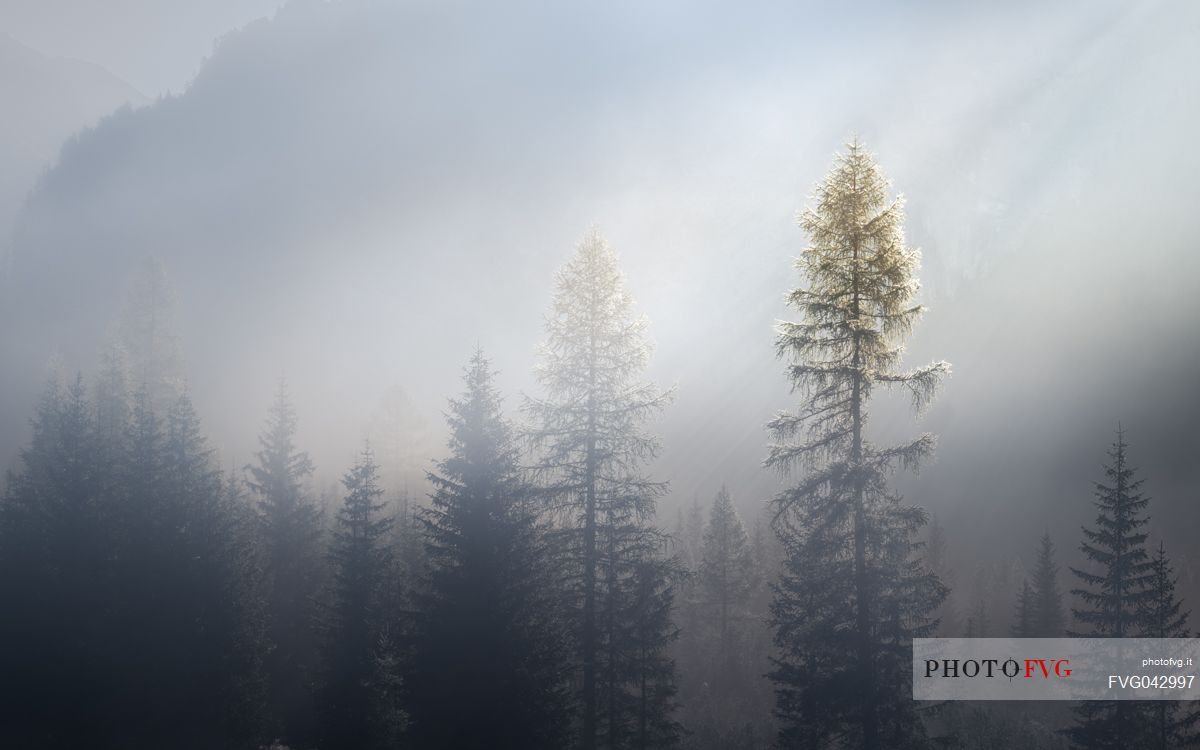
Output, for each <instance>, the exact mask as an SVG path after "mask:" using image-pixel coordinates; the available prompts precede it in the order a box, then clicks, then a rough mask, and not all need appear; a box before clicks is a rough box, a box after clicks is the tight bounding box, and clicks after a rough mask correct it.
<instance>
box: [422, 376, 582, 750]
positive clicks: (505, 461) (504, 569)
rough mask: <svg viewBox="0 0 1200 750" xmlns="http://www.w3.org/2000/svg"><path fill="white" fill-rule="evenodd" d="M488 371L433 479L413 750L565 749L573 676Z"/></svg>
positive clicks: (528, 499)
mask: <svg viewBox="0 0 1200 750" xmlns="http://www.w3.org/2000/svg"><path fill="white" fill-rule="evenodd" d="M492 379H493V373H492V371H491V365H490V363H489V362H488V360H487V358H486V357H484V355H483V353H482V352H476V353H475V355H474V356H473V357H472V358H471V361H470V363H469V365H468V366H467V368H466V371H465V375H464V381H465V382H466V391H465V392H464V394H463V395H462V397H461V398H458V399H452V400H451V401H450V408H449V411H448V412H447V415H446V421H447V424H448V425H449V427H450V440H449V448H450V456H449V457H447V458H445V459H443V460H442V461H440V462H439V463H438V465H437V471H436V472H434V473H431V474H430V475H429V481H430V483H431V484H432V486H433V487H434V493H433V495H432V507H431V508H430V509H429V511H428V512H427V513H426V514H425V515H424V516H423V518H422V520H423V525H424V529H425V540H426V541H425V546H426V558H427V562H426V566H427V569H426V573H425V579H426V580H425V581H424V586H423V588H422V590H421V591H420V592H419V593H418V594H417V596H416V605H417V615H416V617H417V620H416V623H415V632H414V636H413V644H412V656H411V661H410V665H409V670H408V673H407V676H406V686H405V691H406V694H407V697H408V706H409V713H410V716H411V725H410V733H409V738H410V741H411V742H412V745H413V747H415V748H418V749H421V748H429V749H430V750H433V749H434V748H449V747H453V748H462V749H463V750H472V749H477V750H483V749H484V748H497V747H513V748H517V747H519V748H530V749H531V750H536V748H546V750H550V749H551V748H560V747H562V746H563V744H564V740H565V734H566V728H567V719H568V712H567V703H566V700H567V695H566V687H567V678H568V674H567V667H566V660H565V654H564V653H563V652H562V648H561V645H562V637H561V632H560V630H559V627H558V625H559V623H558V618H557V616H556V607H555V606H554V605H555V592H554V589H553V587H552V583H553V579H552V578H551V573H552V570H551V566H550V559H549V557H548V555H547V548H546V546H545V539H544V536H543V534H542V530H541V529H540V528H539V525H538V523H537V520H536V513H535V508H534V507H533V504H532V503H533V498H532V495H531V493H530V490H529V486H528V484H527V482H526V481H525V480H524V478H523V476H522V473H521V471H520V468H519V465H518V453H517V449H516V447H515V444H514V438H513V431H512V427H511V426H510V425H509V423H508V422H507V421H506V420H505V419H504V417H503V414H502V411H501V408H502V403H501V398H500V395H499V393H498V392H497V391H496V388H495V386H494V385H493V380H492Z"/></svg>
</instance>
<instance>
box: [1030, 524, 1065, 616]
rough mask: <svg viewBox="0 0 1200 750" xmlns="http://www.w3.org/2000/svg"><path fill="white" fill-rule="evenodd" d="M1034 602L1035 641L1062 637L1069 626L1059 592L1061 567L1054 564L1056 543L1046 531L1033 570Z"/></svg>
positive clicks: (1032, 603)
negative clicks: (1067, 625) (1059, 570)
mask: <svg viewBox="0 0 1200 750" xmlns="http://www.w3.org/2000/svg"><path fill="white" fill-rule="evenodd" d="M1032 593H1033V599H1032V601H1031V602H1030V605H1031V616H1030V627H1031V631H1030V635H1031V636H1032V637H1034V638H1059V637H1061V636H1062V634H1063V629H1064V627H1065V625H1066V623H1065V617H1064V615H1063V606H1062V594H1061V593H1060V592H1059V590H1058V565H1057V564H1056V563H1055V562H1054V542H1053V541H1051V539H1050V534H1049V533H1048V532H1047V533H1046V534H1044V535H1043V536H1042V541H1041V546H1040V547H1039V548H1038V557H1037V564H1036V565H1035V566H1034V569H1033V592H1032Z"/></svg>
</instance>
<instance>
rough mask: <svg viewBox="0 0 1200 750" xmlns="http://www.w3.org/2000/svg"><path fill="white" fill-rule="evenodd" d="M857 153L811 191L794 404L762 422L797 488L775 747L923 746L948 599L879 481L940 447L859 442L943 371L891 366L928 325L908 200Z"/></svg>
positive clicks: (793, 297) (788, 535)
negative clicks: (932, 650)
mask: <svg viewBox="0 0 1200 750" xmlns="http://www.w3.org/2000/svg"><path fill="white" fill-rule="evenodd" d="M887 189H888V182H887V180H886V178H885V177H884V176H883V174H882V172H881V171H880V169H879V167H878V166H877V165H876V163H875V161H874V159H873V158H872V157H871V155H870V154H868V153H867V151H866V150H865V149H864V148H863V147H862V145H861V144H859V143H858V142H857V141H855V142H854V143H851V144H849V147H848V151H847V153H846V154H845V155H841V156H839V157H838V158H837V163H836V165H835V167H834V169H833V171H832V172H830V174H829V175H828V176H827V177H826V178H825V180H824V181H823V182H822V183H821V184H820V185H819V186H818V188H817V193H816V197H815V205H814V206H813V207H812V208H809V209H807V210H805V211H804V213H803V214H802V216H801V219H800V225H801V227H802V228H803V229H804V231H805V232H806V233H807V234H808V235H809V238H810V240H811V245H810V246H809V247H808V248H806V249H805V250H804V251H803V253H802V254H801V257H800V259H799V260H798V261H797V268H798V269H799V270H800V272H801V273H802V275H803V276H804V278H805V280H806V282H807V286H805V287H802V288H797V289H794V290H793V291H792V292H791V293H790V294H789V296H788V302H789V303H790V304H791V305H792V306H793V307H795V308H796V309H797V310H799V312H800V313H801V315H802V319H801V320H800V321H799V322H783V323H780V324H779V327H778V336H777V340H776V347H777V351H778V354H779V355H780V356H781V357H786V358H787V359H788V360H789V365H788V369H787V372H788V376H789V378H790V380H791V381H792V384H793V387H794V389H795V390H797V391H799V392H800V393H801V394H802V396H803V400H802V402H801V406H800V409H799V410H798V411H797V412H795V413H782V414H780V415H778V416H777V417H776V418H775V419H773V420H772V421H771V422H770V424H769V430H770V432H771V435H772V438H773V441H774V445H772V447H771V450H770V453H769V455H768V458H767V461H766V463H767V465H769V466H771V467H774V468H776V469H778V470H780V471H781V472H783V473H785V474H786V473H788V472H790V471H793V470H796V471H799V472H801V478H800V480H799V481H798V482H797V483H796V484H794V485H793V486H792V487H790V488H789V489H787V490H785V491H784V492H782V493H781V494H780V495H779V497H778V498H777V500H776V511H777V512H776V526H777V528H778V530H779V533H780V535H781V539H782V540H783V541H784V543H785V545H786V547H787V561H786V563H785V570H784V574H783V576H782V577H781V579H780V581H779V584H778V586H777V590H776V591H777V593H776V599H775V602H774V605H773V607H772V616H773V621H774V623H775V632H776V643H777V645H778V647H779V651H780V656H779V660H778V664H777V668H776V669H775V670H774V672H773V673H772V679H773V680H774V681H775V683H776V685H777V696H778V700H777V714H778V715H779V717H780V718H781V720H782V721H783V727H782V729H781V735H780V743H781V744H784V745H787V746H820V745H823V744H826V743H828V742H829V741H831V738H834V737H839V738H840V740H839V741H840V742H841V743H842V744H843V746H847V747H862V748H866V749H867V750H875V749H876V748H881V747H900V746H905V745H906V744H908V743H910V742H911V741H912V740H913V737H914V736H915V735H917V734H919V731H920V729H919V725H918V724H917V723H916V721H915V719H914V717H913V706H912V701H911V697H910V696H909V695H907V694H906V693H905V691H904V690H903V689H901V683H902V682H903V681H904V680H905V679H908V674H909V671H910V666H909V665H910V656H909V653H910V651H909V650H910V649H911V639H912V638H913V637H914V636H920V635H924V634H927V633H929V632H930V631H931V629H932V626H933V623H931V621H930V619H929V614H930V613H931V612H932V611H933V610H935V609H936V608H937V606H938V605H939V604H940V603H941V601H942V600H943V599H944V598H945V589H944V587H943V586H942V584H941V583H939V582H938V581H937V578H936V576H934V575H933V574H932V573H930V572H929V571H928V570H927V569H925V567H924V566H923V564H922V563H921V562H920V560H919V559H918V558H917V553H918V548H919V546H920V545H919V543H918V542H917V541H916V540H915V538H914V535H915V534H916V533H917V532H919V530H920V529H921V527H922V526H923V525H924V524H925V520H926V518H925V513H924V512H923V511H922V510H920V509H919V508H916V507H912V506H908V505H905V504H904V502H903V501H902V500H901V499H900V498H899V497H898V496H896V495H895V494H894V493H893V492H891V491H890V490H889V488H888V485H887V474H888V473H889V472H890V471H891V470H892V469H893V468H895V467H909V468H911V467H914V466H916V465H918V464H919V462H920V460H921V459H922V458H924V457H926V456H928V455H929V454H930V452H931V451H932V450H933V444H934V439H933V437H932V436H930V435H923V436H921V437H919V438H917V439H915V440H913V441H911V442H908V443H905V444H903V445H898V446H890V447H882V446H877V445H875V444H873V443H872V442H870V440H869V439H868V436H867V433H866V425H867V419H868V413H869V410H868V407H869V403H870V398H871V396H872V394H873V392H874V390H875V389H876V388H877V387H900V388H903V389H905V390H907V391H908V393H909V394H910V395H911V396H912V401H913V406H914V408H918V409H919V408H921V407H923V406H924V405H925V404H926V403H927V402H928V401H929V399H930V398H931V397H932V396H933V394H934V392H935V390H936V388H937V386H938V384H939V382H940V380H941V378H942V376H943V375H944V374H945V373H946V372H947V371H948V370H949V366H948V365H947V364H946V363H944V362H936V363H933V364H931V365H928V366H925V367H921V368H918V369H915V370H911V371H904V370H901V369H900V363H901V358H902V354H903V346H902V342H903V339H904V338H905V337H906V336H907V335H908V334H909V332H910V331H911V329H912V327H913V325H914V323H915V322H916V320H917V318H918V317H919V316H920V315H921V313H922V307H921V306H920V305H916V304H913V302H912V298H913V296H914V295H915V294H916V292H917V289H918V283H917V280H916V276H915V273H916V270H917V265H918V259H919V254H918V252H917V251H916V250H913V249H911V248H909V247H907V246H906V245H905V244H904V236H903V228H902V224H903V210H902V201H901V199H899V198H897V199H894V200H891V201H889V200H888V197H887Z"/></svg>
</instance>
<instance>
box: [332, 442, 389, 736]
mask: <svg viewBox="0 0 1200 750" xmlns="http://www.w3.org/2000/svg"><path fill="white" fill-rule="evenodd" d="M342 486H343V487H345V489H346V495H345V498H344V500H343V502H342V507H341V508H340V509H339V510H338V514H337V520H336V523H335V526H334V531H333V544H332V546H331V548H330V550H329V562H330V563H331V566H332V568H333V586H332V589H333V590H332V596H331V601H330V602H329V605H328V608H327V612H326V622H325V633H324V643H323V654H322V665H323V668H322V672H323V674H322V678H323V679H322V685H321V690H320V693H319V698H320V702H319V706H320V713H321V715H322V726H321V731H320V735H321V738H322V745H323V746H326V747H336V748H344V750H365V749H366V748H372V747H382V746H383V740H384V739H386V733H385V732H383V731H381V727H380V723H381V721H380V718H379V717H378V716H376V715H375V708H376V705H375V695H376V693H377V691H378V688H377V687H376V686H375V685H374V683H375V682H376V680H377V679H378V677H379V670H378V668H377V665H376V658H377V649H378V646H379V640H380V637H381V635H382V634H383V622H382V617H381V615H382V613H381V611H380V603H381V592H382V588H383V586H384V585H385V576H386V575H387V574H388V572H389V571H390V565H391V551H390V550H389V549H388V547H387V545H386V542H387V534H388V532H389V530H390V528H391V525H392V519H391V518H389V517H386V516H382V515H381V511H382V510H383V509H384V503H383V502H381V500H380V498H381V497H382V496H383V490H382V489H380V488H379V467H378V465H377V464H376V463H375V455H374V453H373V452H372V451H371V449H370V446H367V447H366V448H364V449H363V451H362V453H361V454H360V455H359V459H358V462H357V463H355V465H354V467H353V468H351V469H350V470H349V471H347V472H346V474H345V476H343V477H342Z"/></svg>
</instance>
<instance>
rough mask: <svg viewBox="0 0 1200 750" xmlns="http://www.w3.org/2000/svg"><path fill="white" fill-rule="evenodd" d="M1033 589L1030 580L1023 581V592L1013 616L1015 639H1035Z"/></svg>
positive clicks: (1020, 594) (1019, 596)
mask: <svg viewBox="0 0 1200 750" xmlns="http://www.w3.org/2000/svg"><path fill="white" fill-rule="evenodd" d="M1033 596H1034V595H1033V588H1032V587H1030V585H1029V579H1028V578H1026V579H1025V580H1023V581H1021V592H1020V593H1019V594H1017V606H1016V611H1015V612H1014V614H1013V626H1012V634H1013V637H1014V638H1033V637H1034V635H1033V633H1034V630H1033V616H1032V615H1033V606H1034V605H1033V602H1034V598H1033Z"/></svg>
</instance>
